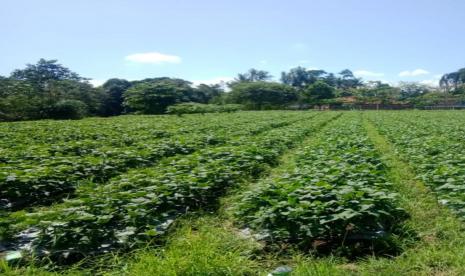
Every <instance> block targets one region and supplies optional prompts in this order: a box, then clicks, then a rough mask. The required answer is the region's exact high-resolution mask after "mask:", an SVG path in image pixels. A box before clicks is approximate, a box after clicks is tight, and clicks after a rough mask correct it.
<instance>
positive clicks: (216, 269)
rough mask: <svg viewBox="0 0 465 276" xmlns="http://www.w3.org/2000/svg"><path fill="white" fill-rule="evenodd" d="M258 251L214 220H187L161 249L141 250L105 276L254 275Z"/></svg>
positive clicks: (249, 240)
mask: <svg viewBox="0 0 465 276" xmlns="http://www.w3.org/2000/svg"><path fill="white" fill-rule="evenodd" d="M260 248H261V245H260V244H259V243H257V242H255V241H254V240H253V239H251V238H247V237H245V236H241V235H239V234H238V233H237V232H236V230H235V229H234V228H233V227H232V226H231V225H229V224H227V223H225V222H224V221H222V220H220V219H219V218H217V217H212V216H206V217H202V218H199V219H197V220H190V219H187V220H185V221H184V222H183V223H182V226H181V227H180V228H179V229H178V231H176V232H175V233H174V234H173V235H172V236H171V237H170V238H169V240H168V243H167V245H166V246H165V247H164V248H160V249H153V250H143V251H140V252H139V253H136V254H135V255H134V256H133V257H132V258H131V259H130V260H129V262H128V265H127V267H124V268H122V269H120V270H119V271H113V272H111V273H108V275H118V274H124V275H134V276H135V275H138V276H139V275H141V276H143V275H170V276H174V275H257V274H259V273H261V270H260V267H259V263H258V262H257V260H255V259H254V256H255V253H256V251H258V250H260Z"/></svg>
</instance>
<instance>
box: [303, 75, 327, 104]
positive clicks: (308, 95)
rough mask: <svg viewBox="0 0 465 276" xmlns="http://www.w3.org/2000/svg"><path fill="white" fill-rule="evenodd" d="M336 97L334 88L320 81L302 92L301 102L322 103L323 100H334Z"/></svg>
mask: <svg viewBox="0 0 465 276" xmlns="http://www.w3.org/2000/svg"><path fill="white" fill-rule="evenodd" d="M334 96H335V89H334V87H332V86H330V85H328V84H327V83H326V82H324V81H322V80H318V81H317V82H315V83H313V84H312V85H309V86H307V87H306V88H305V89H304V90H303V91H302V94H301V100H302V101H303V102H306V103H321V102H322V100H327V99H332V98H334Z"/></svg>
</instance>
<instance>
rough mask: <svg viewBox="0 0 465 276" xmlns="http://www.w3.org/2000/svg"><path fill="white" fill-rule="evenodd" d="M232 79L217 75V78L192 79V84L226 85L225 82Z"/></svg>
mask: <svg viewBox="0 0 465 276" xmlns="http://www.w3.org/2000/svg"><path fill="white" fill-rule="evenodd" d="M232 80H234V78H233V77H217V78H212V79H206V80H192V81H191V82H192V84H193V85H194V86H198V85H200V84H208V85H213V84H221V85H226V83H227V82H230V81H232Z"/></svg>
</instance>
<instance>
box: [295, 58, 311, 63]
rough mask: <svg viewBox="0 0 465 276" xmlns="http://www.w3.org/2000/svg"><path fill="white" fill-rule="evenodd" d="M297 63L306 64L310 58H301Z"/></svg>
mask: <svg viewBox="0 0 465 276" xmlns="http://www.w3.org/2000/svg"><path fill="white" fill-rule="evenodd" d="M297 63H299V64H305V63H309V60H308V59H301V60H299V61H298V62H297Z"/></svg>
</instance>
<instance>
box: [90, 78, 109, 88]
mask: <svg viewBox="0 0 465 276" xmlns="http://www.w3.org/2000/svg"><path fill="white" fill-rule="evenodd" d="M105 81H106V80H96V79H91V80H89V83H90V84H92V86H93V87H97V86H101V85H102V84H104V83H105Z"/></svg>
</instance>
